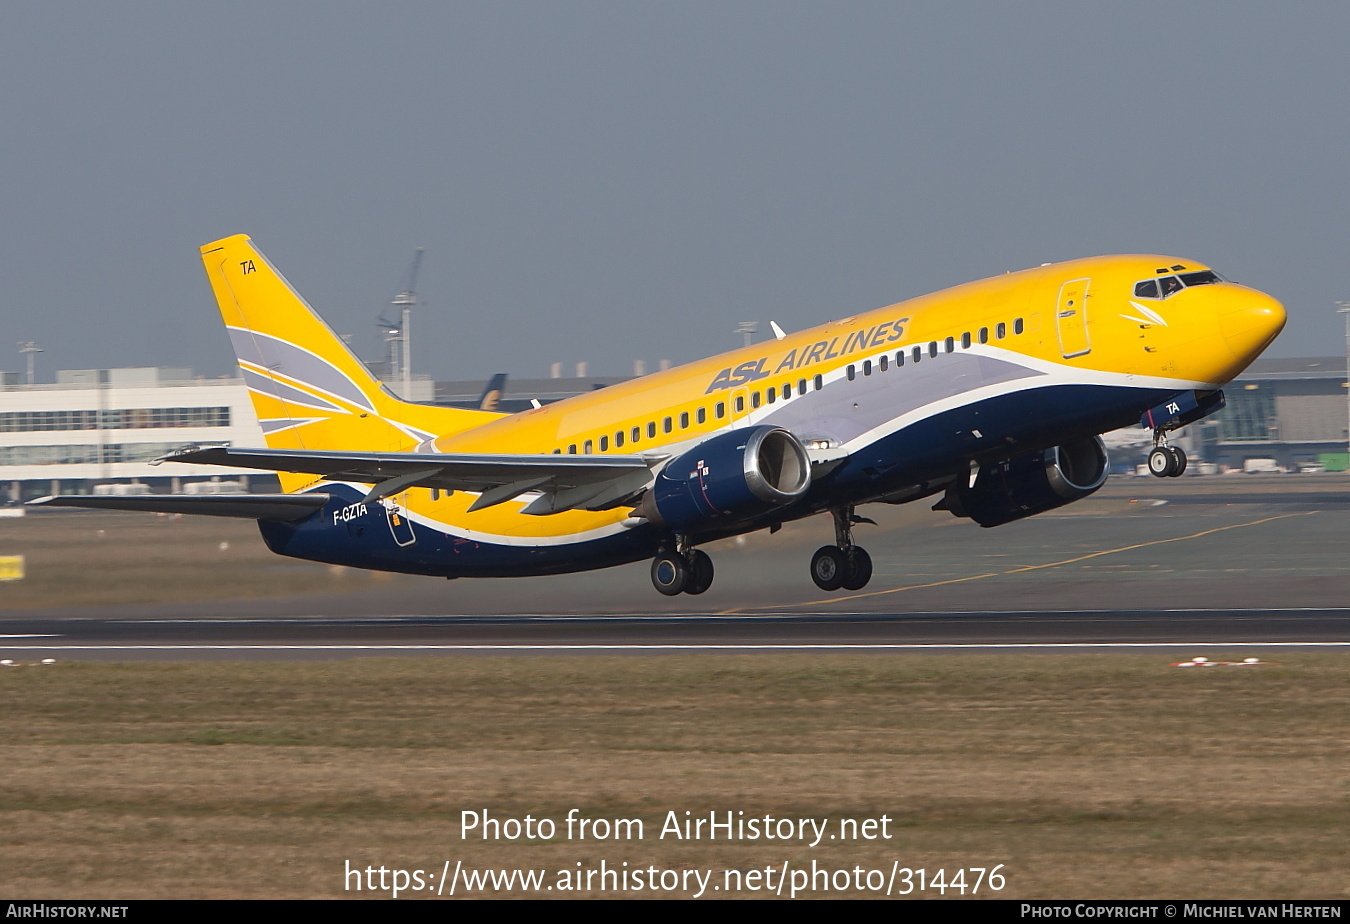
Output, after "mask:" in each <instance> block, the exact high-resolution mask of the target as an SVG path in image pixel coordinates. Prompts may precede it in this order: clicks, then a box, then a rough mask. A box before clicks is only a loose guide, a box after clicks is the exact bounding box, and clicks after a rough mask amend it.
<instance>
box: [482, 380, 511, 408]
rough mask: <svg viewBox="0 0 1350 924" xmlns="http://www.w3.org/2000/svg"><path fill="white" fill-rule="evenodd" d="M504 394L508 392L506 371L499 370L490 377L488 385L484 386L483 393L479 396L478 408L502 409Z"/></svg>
mask: <svg viewBox="0 0 1350 924" xmlns="http://www.w3.org/2000/svg"><path fill="white" fill-rule="evenodd" d="M504 394H506V373H505V372H498V373H496V374H495V375H493V376H492V378H490V379H488V383H487V385H486V386H485V387H484V388H483V394H482V395H481V396H479V398H478V409H479V410H480V411H500V410H501V409H502V395H504Z"/></svg>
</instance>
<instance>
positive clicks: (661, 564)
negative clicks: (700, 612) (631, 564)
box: [652, 536, 713, 597]
mask: <svg viewBox="0 0 1350 924" xmlns="http://www.w3.org/2000/svg"><path fill="white" fill-rule="evenodd" d="M712 582H713V563H712V559H711V558H709V557H708V553H707V552H704V551H703V550H701V549H695V548H690V546H689V538H688V537H687V536H677V537H676V538H675V548H674V549H662V550H661V551H659V552H657V553H656V557H655V558H654V559H652V586H653V587H655V588H656V589H657V590H658V591H660V592H661V593H663V594H665V595H666V596H667V597H674V596H678V595H679V594H701V593H703V592H704V591H705V590H707V589H708V588H709V587H711V586H712Z"/></svg>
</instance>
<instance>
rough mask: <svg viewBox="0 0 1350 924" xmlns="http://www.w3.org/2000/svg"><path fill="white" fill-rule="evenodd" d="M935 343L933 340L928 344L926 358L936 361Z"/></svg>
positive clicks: (936, 348)
mask: <svg viewBox="0 0 1350 924" xmlns="http://www.w3.org/2000/svg"><path fill="white" fill-rule="evenodd" d="M937 350H938V347H937V341H936V340H933V341H931V342H930V343H929V344H928V358H929V359H937Z"/></svg>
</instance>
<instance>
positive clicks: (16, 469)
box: [0, 357, 1350, 504]
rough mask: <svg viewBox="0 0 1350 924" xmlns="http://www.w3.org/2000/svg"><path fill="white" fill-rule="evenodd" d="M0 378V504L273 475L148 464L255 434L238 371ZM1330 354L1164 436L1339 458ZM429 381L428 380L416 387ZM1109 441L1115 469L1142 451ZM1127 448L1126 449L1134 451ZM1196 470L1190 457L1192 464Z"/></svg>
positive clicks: (1262, 381) (1195, 449) (1305, 459)
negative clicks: (41, 380) (37, 380)
mask: <svg viewBox="0 0 1350 924" xmlns="http://www.w3.org/2000/svg"><path fill="white" fill-rule="evenodd" d="M15 379H16V377H15V376H13V375H12V374H10V375H6V376H5V377H4V379H3V380H2V381H0V487H3V490H4V494H3V496H0V503H9V504H16V503H22V502H23V501H27V500H32V499H33V498H36V497H41V496H43V495H46V494H60V493H65V494H88V493H95V492H109V493H111V492H119V493H123V492H128V491H154V492H156V493H165V492H174V493H178V492H187V493H219V492H229V491H237V490H253V491H259V490H261V491H270V490H276V487H277V485H276V479H275V478H274V477H273V476H271V475H267V474H264V473H259V472H256V471H250V470H245V469H238V470H235V469H226V468H218V467H215V466H204V465H153V464H151V463H152V462H153V461H154V460H155V459H157V458H159V457H160V456H163V455H165V454H166V453H169V452H173V451H174V450H176V449H181V448H183V447H185V446H191V445H195V444H224V445H232V446H262V445H263V437H262V431H261V429H260V428H259V426H258V422H257V419H256V418H255V416H254V413H253V406H252V404H251V403H250V401H249V397H248V391H247V389H246V388H245V387H244V383H243V380H242V379H239V378H235V377H232V376H231V377H225V378H218V379H208V378H202V377H193V375H192V374H191V371H190V370H188V369H168V368H153V367H152V368H130V369H74V370H65V371H62V372H59V373H57V381H56V382H55V383H52V384H35V385H25V384H20V383H18V382H17V381H15ZM625 379H626V377H590V378H552V379H525V380H512V381H509V382H508V385H507V397H508V398H509V400H507V401H503V402H502V405H501V408H502V410H504V411H514V410H518V409H520V407H521V406H527V405H528V403H529V401H530V400H531V399H537V400H540V401H543V402H549V401H556V400H559V399H561V398H565V397H568V396H570V395H575V394H580V393H582V392H586V391H591V390H593V389H595V388H602V387H605V386H607V385H611V384H614V383H616V382H621V381H625ZM1346 382H1347V377H1346V363H1345V360H1344V359H1343V358H1341V357H1313V358H1308V359H1259V360H1257V361H1256V362H1255V363H1254V364H1253V365H1252V367H1251V368H1250V369H1248V370H1247V371H1246V372H1245V373H1243V375H1242V376H1241V377H1240V378H1239V379H1237V380H1236V381H1234V382H1232V383H1230V384H1229V385H1228V386H1227V387H1226V388H1225V389H1224V394H1225V395H1226V397H1227V399H1228V403H1227V407H1225V408H1224V409H1223V410H1222V411H1220V412H1219V413H1218V414H1216V415H1214V416H1213V417H1211V418H1209V419H1207V420H1203V421H1201V422H1200V423H1198V424H1196V425H1194V426H1192V427H1189V428H1187V431H1183V433H1182V434H1180V435H1179V436H1180V439H1179V440H1178V441H1179V442H1180V443H1181V445H1183V446H1184V447H1185V448H1186V450H1187V453H1188V455H1190V457H1191V458H1192V460H1194V461H1195V462H1197V463H1198V462H1207V463H1210V465H1209V466H1206V467H1205V470H1207V471H1219V472H1222V471H1244V470H1271V467H1272V466H1278V467H1279V468H1282V469H1285V470H1290V471H1293V470H1297V469H1298V468H1300V467H1302V468H1305V469H1306V468H1310V467H1311V468H1318V467H1320V468H1325V469H1327V470H1334V471H1343V470H1345V469H1346V468H1347V467H1350V456H1347V437H1350V403H1348V402H1350V388H1347V384H1346ZM482 388H483V383H482V382H438V383H436V386H435V394H436V401H437V403H456V404H459V405H460V406H465V405H466V404H467V405H473V404H475V403H476V400H477V398H478V397H479V395H480V393H481V391H482ZM428 390H429V389H428ZM1148 445H1149V444H1148V439H1147V434H1144V433H1141V434H1140V438H1139V440H1138V442H1137V443H1136V444H1130V445H1124V446H1114V447H1113V448H1112V449H1111V455H1112V461H1113V463H1114V464H1115V466H1116V468H1117V470H1126V469H1133V467H1134V466H1135V465H1136V464H1138V463H1141V462H1143V461H1144V456H1145V455H1146V453H1147V451H1148ZM1136 457H1137V458H1136ZM1194 470H1195V471H1196V472H1199V471H1200V470H1201V469H1200V466H1198V465H1197V466H1196V467H1195V469H1194Z"/></svg>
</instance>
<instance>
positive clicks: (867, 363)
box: [863, 359, 872, 375]
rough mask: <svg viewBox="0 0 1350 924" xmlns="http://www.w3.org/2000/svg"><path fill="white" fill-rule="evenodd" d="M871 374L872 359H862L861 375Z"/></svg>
mask: <svg viewBox="0 0 1350 924" xmlns="http://www.w3.org/2000/svg"><path fill="white" fill-rule="evenodd" d="M871 374H872V360H870V359H864V360H863V375H871Z"/></svg>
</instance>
